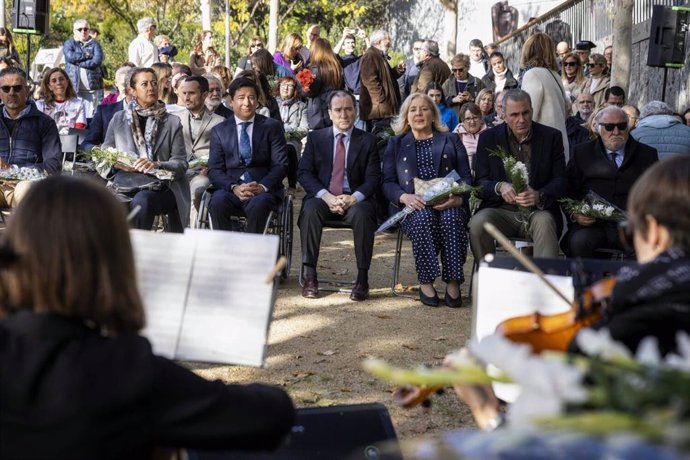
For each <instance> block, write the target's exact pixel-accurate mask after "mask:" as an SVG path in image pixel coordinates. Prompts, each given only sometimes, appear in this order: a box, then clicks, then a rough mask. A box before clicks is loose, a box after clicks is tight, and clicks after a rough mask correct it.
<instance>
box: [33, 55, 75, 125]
mask: <svg viewBox="0 0 690 460" xmlns="http://www.w3.org/2000/svg"><path fill="white" fill-rule="evenodd" d="M40 95H41V98H40V99H39V100H37V101H36V107H37V108H38V110H40V111H41V112H43V113H45V114H46V115H48V116H49V117H51V118H52V119H53V121H55V124H56V125H57V128H58V131H60V132H64V131H66V130H68V129H69V128H78V129H84V128H86V114H87V104H86V102H85V101H84V100H82V99H80V98H78V97H77V93H76V92H75V91H74V87H73V86H72V83H71V82H70V80H69V77H68V76H67V73H66V72H65V71H64V70H62V69H61V68H59V67H55V68H53V69H50V70H49V71H48V72H47V73H46V74H45V75H44V76H43V79H42V80H41V89H40Z"/></svg>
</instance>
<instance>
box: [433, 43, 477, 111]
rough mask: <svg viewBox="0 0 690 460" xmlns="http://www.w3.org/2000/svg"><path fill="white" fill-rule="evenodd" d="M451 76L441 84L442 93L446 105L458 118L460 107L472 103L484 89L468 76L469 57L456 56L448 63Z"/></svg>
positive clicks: (475, 79)
mask: <svg viewBox="0 0 690 460" xmlns="http://www.w3.org/2000/svg"><path fill="white" fill-rule="evenodd" d="M450 70H451V72H452V73H451V75H450V77H448V79H447V80H446V81H445V82H443V93H444V94H445V95H446V105H447V106H448V107H450V108H452V109H453V110H455V114H456V115H457V116H458V118H461V117H460V107H462V105H463V104H464V103H466V102H472V101H474V98H476V97H477V94H478V93H479V91H481V90H482V89H484V83H482V81H481V80H480V79H479V78H477V77H474V76H472V75H470V57H469V56H468V55H466V54H462V53H461V54H456V55H455V56H453V59H451V61H450Z"/></svg>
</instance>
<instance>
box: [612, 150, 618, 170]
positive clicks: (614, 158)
mask: <svg viewBox="0 0 690 460" xmlns="http://www.w3.org/2000/svg"><path fill="white" fill-rule="evenodd" d="M619 155H620V153H619V152H618V151H613V152H611V160H613V164H614V165H616V168H618V167H619V166H618V156H619Z"/></svg>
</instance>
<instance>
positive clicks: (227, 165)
mask: <svg viewBox="0 0 690 460" xmlns="http://www.w3.org/2000/svg"><path fill="white" fill-rule="evenodd" d="M245 171H248V172H249V174H250V175H251V177H252V180H254V181H256V182H257V183H259V184H261V185H263V186H265V187H266V188H267V189H268V191H269V192H271V193H274V194H276V195H281V194H282V191H283V179H284V178H285V176H286V175H287V144H286V143H285V134H284V133H283V126H282V123H279V122H277V121H275V120H273V119H272V118H266V117H264V116H262V115H259V114H256V115H255V117H254V127H253V131H252V159H251V162H250V163H249V165H247V166H246V167H245V166H243V165H242V159H241V157H240V147H239V139H238V136H237V124H235V117H234V116H231V117H229V118H227V119H226V120H225V121H224V122H223V123H221V124H219V125H216V126H215V127H214V128H213V130H212V131H211V147H210V150H209V157H208V178H209V180H210V181H211V184H212V185H213V186H214V187H215V188H217V189H222V190H227V191H230V189H231V187H232V186H233V185H236V184H239V183H240V177H241V176H242V174H244V172H245Z"/></svg>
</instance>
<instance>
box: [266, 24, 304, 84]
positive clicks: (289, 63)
mask: <svg viewBox="0 0 690 460" xmlns="http://www.w3.org/2000/svg"><path fill="white" fill-rule="evenodd" d="M302 43H303V42H302V38H301V37H300V36H299V35H297V34H296V33H294V32H293V33H291V34H288V35H287V36H286V37H285V39H284V40H283V46H282V47H281V48H280V49H279V50H277V51H276V52H275V53H273V61H274V62H275V63H276V64H278V65H282V66H283V67H285V68H286V69H289V70H290V73H291V74H292V76H295V75H296V74H297V72H299V71H300V70H302V67H304V61H302V56H301V55H300V54H299V50H301V49H302Z"/></svg>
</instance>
